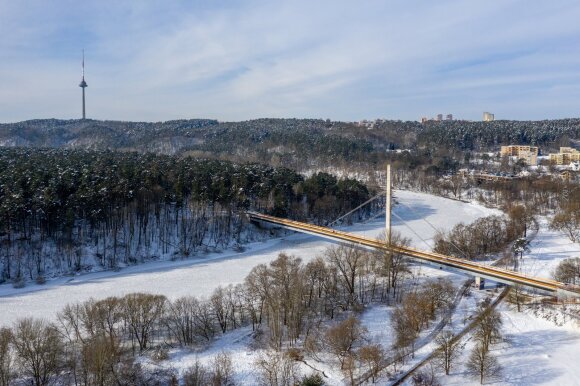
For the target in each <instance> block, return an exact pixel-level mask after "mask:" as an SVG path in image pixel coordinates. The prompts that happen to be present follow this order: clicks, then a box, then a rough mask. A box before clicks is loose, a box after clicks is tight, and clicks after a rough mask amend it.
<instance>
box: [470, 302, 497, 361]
mask: <svg viewBox="0 0 580 386" xmlns="http://www.w3.org/2000/svg"><path fill="white" fill-rule="evenodd" d="M483 307H486V304H484V305H483ZM483 307H482V308H483ZM502 324H503V322H502V319H501V315H500V313H499V312H497V311H496V310H495V309H494V308H489V307H486V308H485V310H484V311H482V312H481V314H480V316H479V323H478V325H477V329H476V330H475V334H474V336H475V339H476V340H477V341H479V342H480V343H481V346H482V347H483V348H484V349H485V350H489V346H490V345H491V344H492V343H494V342H495V341H497V340H499V339H500V338H501V326H502Z"/></svg>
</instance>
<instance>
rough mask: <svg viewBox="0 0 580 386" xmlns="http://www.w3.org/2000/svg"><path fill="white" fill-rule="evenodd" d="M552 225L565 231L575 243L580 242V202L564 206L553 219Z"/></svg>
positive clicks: (553, 227)
mask: <svg viewBox="0 0 580 386" xmlns="http://www.w3.org/2000/svg"><path fill="white" fill-rule="evenodd" d="M550 227H551V228H552V229H555V230H558V231H561V232H564V233H565V234H566V235H567V236H568V238H569V239H570V241H572V242H573V243H575V242H580V204H578V203H574V204H570V205H567V206H566V207H564V208H562V209H561V210H560V212H558V213H556V215H555V216H554V218H553V219H552V222H551V223H550Z"/></svg>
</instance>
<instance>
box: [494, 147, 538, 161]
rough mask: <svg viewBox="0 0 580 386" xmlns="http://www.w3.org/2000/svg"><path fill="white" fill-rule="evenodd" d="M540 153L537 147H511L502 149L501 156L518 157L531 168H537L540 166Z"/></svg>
mask: <svg viewBox="0 0 580 386" xmlns="http://www.w3.org/2000/svg"><path fill="white" fill-rule="evenodd" d="M538 151H539V149H538V147H537V146H523V145H509V146H502V147H501V152H500V155H501V156H502V157H516V158H517V159H518V160H520V159H521V160H524V161H525V162H526V163H527V164H528V165H530V166H536V165H537V164H538Z"/></svg>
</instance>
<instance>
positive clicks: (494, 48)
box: [0, 0, 580, 122]
mask: <svg viewBox="0 0 580 386" xmlns="http://www.w3.org/2000/svg"><path fill="white" fill-rule="evenodd" d="M83 47H84V48H85V50H86V81H87V83H88V85H89V87H88V88H87V90H86V91H87V115H88V117H91V118H96V119H119V120H142V121H163V120H169V119H178V118H216V119H219V120H245V119H252V118H259V117H297V118H306V117H316V118H330V119H334V120H359V119H363V118H379V117H380V118H388V119H403V120H418V119H419V118H420V117H421V116H423V115H425V116H433V115H435V114H437V113H444V114H447V113H453V114H454V115H455V116H456V117H458V118H464V119H473V120H479V119H481V114H482V112H483V111H491V112H493V113H495V115H496V118H499V119H545V118H564V117H579V116H580V2H579V1H578V0H573V1H572V0H571V1H564V0H562V1H560V0H550V1H539V0H538V1H533V0H526V1H509V0H506V1H495V0H490V1H474V0H465V1H461V0H455V1H447V0H438V1H415V0H406V1H402V0H399V1H393V0H384V1H374V0H364V1H354V0H344V1H343V0H332V1H324V0H309V1H301V0H300V1H275V0H269V1H258V0H256V1H255V0H243V1H221V0H191V1H185V0H184V1H141V0H139V1H137V0H135V1H123V0H115V1H109V0H99V1H78V0H70V1H69V0H58V1H57V0H38V1H34V0H22V1H20V0H19V1H15V0H0V122H13V121H19V120H25V119H32V118H50V117H55V118H78V117H79V115H80V113H81V106H80V101H81V89H80V88H79V87H78V83H79V81H80V75H81V74H80V62H81V50H82V48H83Z"/></svg>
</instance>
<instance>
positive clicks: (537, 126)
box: [0, 119, 580, 169]
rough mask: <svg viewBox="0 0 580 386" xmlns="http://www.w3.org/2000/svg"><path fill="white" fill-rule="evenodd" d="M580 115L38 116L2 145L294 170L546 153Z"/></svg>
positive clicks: (7, 133)
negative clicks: (508, 151)
mask: <svg viewBox="0 0 580 386" xmlns="http://www.w3.org/2000/svg"><path fill="white" fill-rule="evenodd" d="M579 139H580V119H561V120H545V121H495V122H469V121H443V122H434V121H432V122H428V123H426V124H421V123H418V122H403V121H380V122H376V123H375V124H374V125H373V126H372V127H370V128H369V127H366V126H359V125H357V124H355V123H351V122H334V121H329V120H315V119H257V120H251V121H243V122H218V121H215V120H203V119H192V120H177V121H167V122H156V123H147V122H121V121H96V120H56V119H47V120H31V121H24V122H19V123H10V124H0V146H4V147H16V146H18V147H45V148H46V147H50V148H55V147H57V148H85V149H93V150H105V149H108V150H136V151H140V152H153V153H157V154H182V153H188V154H191V155H194V156H202V157H211V158H222V159H229V160H233V161H253V162H262V163H268V164H272V165H285V166H289V167H292V168H295V169H305V168H310V167H313V166H314V167H316V166H328V165H335V166H339V167H340V166H341V163H345V164H346V163H364V164H369V163H376V162H379V161H381V160H383V159H384V155H385V150H387V149H423V150H427V151H430V150H434V151H435V150H437V149H441V148H446V149H447V150H450V151H461V152H463V151H483V150H497V149H498V147H499V146H500V145H503V144H531V145H538V146H540V147H541V148H542V150H543V151H544V152H547V151H549V150H552V149H556V148H557V147H559V146H567V145H570V144H572V145H574V144H575V143H576V141H578V140H579Z"/></svg>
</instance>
